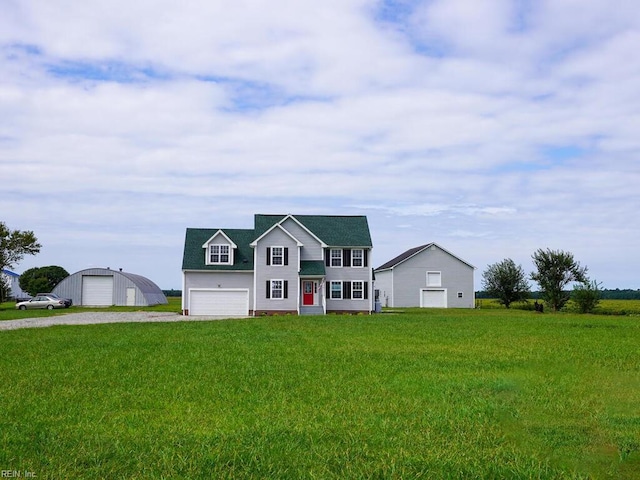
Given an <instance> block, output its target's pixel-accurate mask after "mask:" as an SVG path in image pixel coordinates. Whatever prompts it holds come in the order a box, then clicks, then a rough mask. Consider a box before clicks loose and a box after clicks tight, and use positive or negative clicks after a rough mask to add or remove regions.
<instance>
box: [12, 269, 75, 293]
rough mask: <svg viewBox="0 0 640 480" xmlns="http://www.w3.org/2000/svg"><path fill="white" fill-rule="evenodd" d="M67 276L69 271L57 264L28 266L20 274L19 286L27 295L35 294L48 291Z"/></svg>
mask: <svg viewBox="0 0 640 480" xmlns="http://www.w3.org/2000/svg"><path fill="white" fill-rule="evenodd" d="M68 276H69V272H67V271H66V270H65V269H64V268H62V267H58V266H57V265H50V266H48V267H35V268H30V269H29V270H25V272H24V273H23V274H22V275H20V288H21V289H22V290H24V291H25V292H28V293H29V295H36V294H37V293H38V292H50V291H51V290H53V288H54V287H55V286H56V285H57V284H59V283H60V282H61V281H62V280H64V279H65V278H67V277H68Z"/></svg>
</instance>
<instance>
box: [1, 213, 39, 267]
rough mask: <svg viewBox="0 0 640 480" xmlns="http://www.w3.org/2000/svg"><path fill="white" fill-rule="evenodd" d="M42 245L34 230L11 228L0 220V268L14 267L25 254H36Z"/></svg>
mask: <svg viewBox="0 0 640 480" xmlns="http://www.w3.org/2000/svg"><path fill="white" fill-rule="evenodd" d="M41 247H42V245H40V244H39V243H38V239H37V238H36V236H35V235H34V234H33V232H31V231H28V230H25V231H20V230H9V228H7V226H6V225H5V223H4V222H0V269H3V268H13V265H14V264H15V263H18V262H19V261H20V260H22V258H23V257H24V256H25V255H35V254H36V253H38V252H39V251H40V248H41Z"/></svg>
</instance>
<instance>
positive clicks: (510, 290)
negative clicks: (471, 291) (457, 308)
mask: <svg viewBox="0 0 640 480" xmlns="http://www.w3.org/2000/svg"><path fill="white" fill-rule="evenodd" d="M482 287H483V288H484V289H485V291H486V292H487V293H488V294H489V296H490V297H491V298H497V299H498V301H499V302H500V303H501V304H502V305H504V306H505V307H507V308H509V307H510V306H511V304H512V303H513V302H517V301H520V300H526V299H527V298H528V297H529V282H527V276H526V274H525V273H524V270H523V268H522V266H521V265H516V264H515V262H514V261H513V260H511V259H510V258H507V259H505V260H503V261H501V262H498V263H494V264H493V265H489V266H488V267H487V269H486V270H485V271H484V272H483V273H482Z"/></svg>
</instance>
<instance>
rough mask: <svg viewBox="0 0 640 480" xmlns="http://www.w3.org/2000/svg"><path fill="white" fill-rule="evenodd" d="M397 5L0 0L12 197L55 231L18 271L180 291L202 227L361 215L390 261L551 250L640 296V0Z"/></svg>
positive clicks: (37, 224) (7, 196)
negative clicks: (188, 232) (440, 251)
mask: <svg viewBox="0 0 640 480" xmlns="http://www.w3.org/2000/svg"><path fill="white" fill-rule="evenodd" d="M276 3H277V2H276ZM394 5H396V8H399V7H400V6H401V5H400V4H396V3H395V2H391V3H390V4H388V5H387V6H386V7H385V5H384V3H383V2H379V1H364V0H362V1H360V0H354V1H338V0H334V1H329V2H294V3H293V4H287V8H278V5H274V4H273V2H265V1H244V2H223V3H219V2H218V3H216V2H213V3H212V2H201V1H196V0H194V1H189V2H186V3H185V2H176V1H165V2H160V3H158V2H148V1H143V0H134V1H129V2H110V3H108V4H106V3H104V2H102V3H100V2H95V1H88V2H70V1H69V2H64V3H60V2H57V3H55V4H54V3H51V2H45V1H42V0H26V1H24V2H9V3H6V4H5V6H6V8H4V10H3V16H2V17H1V18H0V176H1V177H2V178H3V179H10V180H9V181H8V182H5V185H3V192H2V193H0V200H1V201H2V204H3V208H4V212H3V213H4V219H5V221H6V222H7V223H8V224H9V226H10V227H12V228H21V229H32V230H34V231H35V232H36V234H37V235H38V237H39V238H40V239H41V240H42V242H43V244H45V245H47V248H46V249H45V250H43V253H42V254H41V255H39V256H38V257H34V258H32V259H28V260H26V261H25V262H24V265H23V267H24V268H27V267H28V266H29V265H39V264H42V263H47V264H62V265H63V266H66V265H69V267H68V268H69V269H72V267H71V265H72V266H74V267H75V266H78V267H82V266H85V265H88V264H100V263H101V262H102V261H101V260H96V258H98V259H99V258H103V257H104V258H105V262H107V261H108V262H109V263H110V264H111V266H112V267H114V268H115V267H116V265H115V264H116V263H123V264H127V263H128V264H129V265H132V266H133V267H135V268H127V269H128V270H131V271H135V269H136V268H137V269H139V270H140V272H139V273H143V274H146V275H148V276H150V277H151V278H152V279H154V280H156V281H157V282H158V283H159V284H161V286H163V287H167V288H170V287H179V285H180V283H179V277H180V272H179V265H180V260H181V254H182V245H181V242H182V240H183V235H184V228H185V227H187V226H201V227H207V226H211V227H220V226H222V227H224V226H227V227H239V228H243V227H250V226H251V222H252V218H253V217H252V215H253V214H254V213H256V212H267V213H268V212H293V213H296V212H298V213H350V214H354V213H366V214H367V215H368V216H369V220H370V224H371V226H372V232H373V235H374V243H375V245H376V248H375V256H376V259H377V260H376V261H379V263H383V262H384V261H386V260H388V258H391V257H392V256H394V255H397V254H398V253H401V251H402V250H403V249H405V248H410V247H414V246H417V245H420V244H424V243H427V242H430V241H438V242H439V243H441V244H442V245H443V246H445V248H447V249H449V250H450V251H452V252H454V253H456V254H459V255H460V256H461V257H462V258H465V259H467V260H468V261H470V262H471V263H472V264H474V265H476V266H477V267H478V268H479V270H480V271H481V270H482V269H483V267H484V265H486V264H487V263H494V262H496V261H499V260H501V259H502V258H505V257H512V258H514V259H520V261H521V262H523V263H526V262H528V261H529V257H530V254H531V253H532V252H533V250H535V248H538V247H545V246H547V245H548V246H553V247H555V248H562V249H566V250H574V251H575V253H576V256H577V257H578V258H579V260H580V261H582V262H583V263H584V264H587V265H589V264H594V265H597V266H598V267H599V269H602V270H603V271H594V269H592V273H593V276H594V277H595V278H598V279H599V280H602V281H605V283H606V284H607V285H609V286H613V287H615V286H620V287H626V286H632V287H636V288H638V287H640V285H639V284H638V283H637V278H636V277H635V276H634V274H633V273H632V272H634V271H637V268H640V264H638V259H637V258H636V257H637V256H634V255H633V252H635V249H636V247H635V243H636V239H637V238H638V236H639V234H640V231H639V230H638V228H639V227H637V226H636V224H635V223H634V222H632V221H629V219H631V218H635V216H636V212H635V209H636V207H635V205H637V204H638V201H639V200H640V199H639V196H638V195H639V194H638V193H637V184H638V181H639V180H640V178H639V177H640V169H639V167H638V162H637V157H638V153H639V151H640V140H639V139H638V135H637V132H638V129H639V128H640V116H639V115H638V113H637V112H639V111H640V99H638V97H637V78H638V75H639V74H640V60H638V58H637V55H636V54H635V50H636V44H637V43H638V40H639V37H640V13H638V9H637V8H635V7H634V6H632V5H631V4H628V3H623V4H621V5H618V6H616V8H611V7H610V5H609V4H608V3H607V2H604V1H603V0H602V1H600V0H593V1H590V2H587V3H584V2H581V1H577V0H562V1H557V0H554V1H543V2H518V1H509V0H492V1H490V2H482V3H474V2H466V1H457V0H447V1H425V2H406V5H404V7H405V10H403V11H397V12H394V11H393V8H394ZM632 7H634V8H632ZM385 8H386V10H385ZM43 209H46V211H47V218H46V219H45V218H43V217H42V215H41V212H42V210H43ZM52 219H55V220H52ZM58 219H60V220H58ZM608 245H611V248H607V246H608ZM127 246H129V247H130V252H129V251H128V250H127ZM145 246H146V247H147V248H145ZM612 248H614V249H615V250H616V252H615V254H614V253H612V252H611V249H612ZM150 252H153V254H154V255H160V256H161V257H162V258H166V259H167V261H166V263H165V262H164V261H158V260H157V258H155V257H153V256H150V255H151V253H150ZM619 252H628V255H627V256H626V257H625V256H624V255H622V254H620V253H619ZM578 254H581V255H583V257H582V258H581V257H580V255H578ZM120 257H122V258H123V261H122V262H118V259H119V258H120ZM609 258H611V261H610V262H609V261H607V260H608V259H609ZM29 262H32V263H29Z"/></svg>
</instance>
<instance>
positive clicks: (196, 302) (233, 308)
mask: <svg viewBox="0 0 640 480" xmlns="http://www.w3.org/2000/svg"><path fill="white" fill-rule="evenodd" d="M189 315H225V316H226V315H228V316H231V317H246V316H247V315H249V290H244V289H241V290H225V289H216V290H190V292H189Z"/></svg>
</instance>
